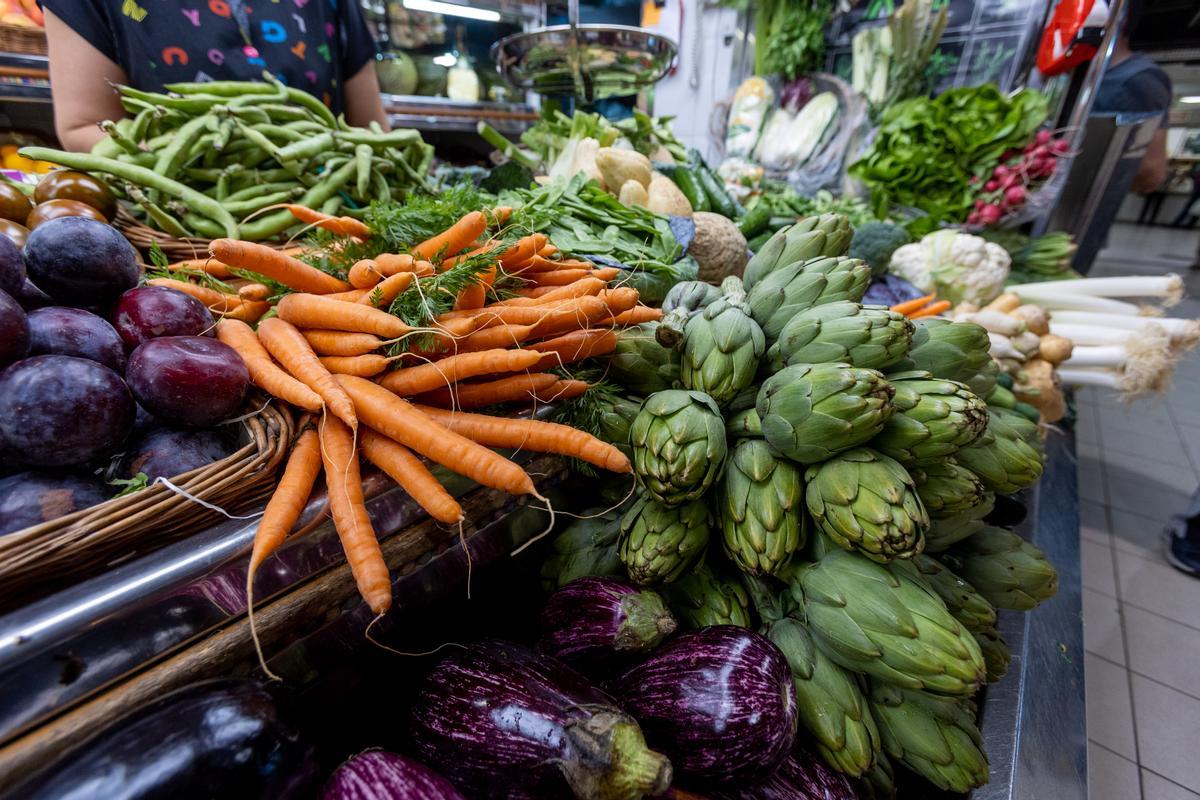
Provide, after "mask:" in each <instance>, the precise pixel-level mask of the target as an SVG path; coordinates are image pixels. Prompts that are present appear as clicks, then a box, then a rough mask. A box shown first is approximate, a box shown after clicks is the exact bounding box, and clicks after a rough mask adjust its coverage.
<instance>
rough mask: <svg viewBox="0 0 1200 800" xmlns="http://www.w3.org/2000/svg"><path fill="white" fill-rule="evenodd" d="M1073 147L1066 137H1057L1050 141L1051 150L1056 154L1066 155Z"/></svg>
mask: <svg viewBox="0 0 1200 800" xmlns="http://www.w3.org/2000/svg"><path fill="white" fill-rule="evenodd" d="M1070 149H1071V143H1070V142H1068V141H1067V140H1066V139H1055V140H1054V141H1053V142H1051V143H1050V151H1051V152H1052V153H1054V154H1055V155H1060V156H1061V155H1065V154H1066V153H1067V151H1068V150H1070Z"/></svg>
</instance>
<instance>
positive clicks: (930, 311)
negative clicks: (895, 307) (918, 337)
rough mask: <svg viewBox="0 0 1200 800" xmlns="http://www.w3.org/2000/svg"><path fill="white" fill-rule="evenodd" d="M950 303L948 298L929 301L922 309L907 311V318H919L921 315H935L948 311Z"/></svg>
mask: <svg viewBox="0 0 1200 800" xmlns="http://www.w3.org/2000/svg"><path fill="white" fill-rule="evenodd" d="M950 305H951V303H950V301H949V300H938V301H936V302H933V303H930V304H929V305H927V306H925V307H924V308H922V309H918V310H916V311H913V312H911V313H909V315H908V318H909V319H920V318H921V317H936V316H937V315H938V314H941V313H942V312H943V311H949V310H950Z"/></svg>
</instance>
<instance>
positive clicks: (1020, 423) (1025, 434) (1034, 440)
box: [988, 406, 1046, 460]
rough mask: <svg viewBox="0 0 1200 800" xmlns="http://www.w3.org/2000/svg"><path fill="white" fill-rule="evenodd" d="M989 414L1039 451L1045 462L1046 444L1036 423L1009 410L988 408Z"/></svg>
mask: <svg viewBox="0 0 1200 800" xmlns="http://www.w3.org/2000/svg"><path fill="white" fill-rule="evenodd" d="M988 412H989V413H990V414H991V416H992V417H993V418H995V419H998V420H1000V422H1001V423H1003V424H1006V425H1008V426H1009V427H1011V428H1012V429H1013V431H1014V432H1015V433H1016V434H1017V435H1018V436H1020V437H1021V439H1022V440H1023V441H1024V442H1025V444H1027V445H1029V446H1030V447H1032V448H1033V449H1034V450H1036V451H1037V454H1038V456H1040V457H1041V458H1042V460H1045V458H1046V443H1045V442H1044V441H1042V429H1041V426H1039V425H1038V424H1037V423H1036V422H1034V421H1033V420H1031V419H1029V418H1028V417H1026V416H1025V415H1024V414H1020V413H1018V412H1016V411H1013V410H1012V409H1009V408H997V407H995V406H988Z"/></svg>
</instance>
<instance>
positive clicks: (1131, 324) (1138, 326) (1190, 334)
mask: <svg viewBox="0 0 1200 800" xmlns="http://www.w3.org/2000/svg"><path fill="white" fill-rule="evenodd" d="M1059 324H1065V325H1077V326H1084V327H1087V328H1100V329H1108V330H1111V329H1113V328H1120V329H1122V330H1142V329H1143V328H1146V327H1149V326H1151V325H1157V326H1159V327H1161V328H1163V329H1164V330H1165V331H1166V332H1167V334H1168V335H1169V336H1170V337H1171V346H1172V347H1175V348H1177V349H1179V350H1184V351H1186V350H1191V349H1192V348H1193V347H1195V346H1196V345H1198V344H1200V320H1194V319H1180V318H1178V317H1131V316H1126V315H1124V314H1096V313H1093V312H1091V311H1055V312H1054V316H1053V317H1052V319H1051V320H1050V327H1051V328H1052V329H1053V328H1055V327H1057V326H1058V325H1059ZM1067 338H1071V337H1069V336H1068V337H1067ZM1080 344H1089V342H1080Z"/></svg>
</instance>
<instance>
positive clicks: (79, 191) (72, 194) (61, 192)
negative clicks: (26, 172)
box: [33, 169, 117, 222]
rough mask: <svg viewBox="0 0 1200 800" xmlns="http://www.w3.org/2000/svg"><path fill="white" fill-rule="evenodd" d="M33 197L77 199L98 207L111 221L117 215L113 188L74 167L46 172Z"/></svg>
mask: <svg viewBox="0 0 1200 800" xmlns="http://www.w3.org/2000/svg"><path fill="white" fill-rule="evenodd" d="M33 199H34V200H36V201H37V202H39V203H44V202H46V201H47V200H76V201H78V202H80V203H86V204H87V205H89V206H91V207H92V208H94V209H96V210H97V211H99V212H100V213H101V214H103V215H104V218H105V219H106V220H108V221H110V222H111V221H112V218H113V217H115V216H116V215H117V198H116V196H115V195H113V193H112V190H111V189H109V188H108V187H107V186H105V185H104V183H103V182H102V181H101V180H100V179H98V178H93V177H92V176H91V175H88V174H87V173H86V172H77V171H75V170H73V169H57V170H54V171H53V172H49V173H46V177H44V178H42V179H41V180H40V181H38V185H37V188H36V189H34V191H33ZM78 216H84V215H82V214H80V215H78Z"/></svg>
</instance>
